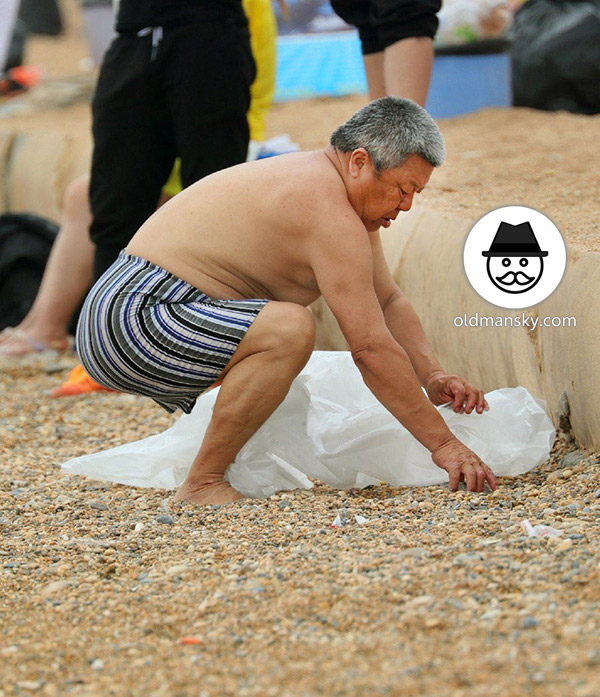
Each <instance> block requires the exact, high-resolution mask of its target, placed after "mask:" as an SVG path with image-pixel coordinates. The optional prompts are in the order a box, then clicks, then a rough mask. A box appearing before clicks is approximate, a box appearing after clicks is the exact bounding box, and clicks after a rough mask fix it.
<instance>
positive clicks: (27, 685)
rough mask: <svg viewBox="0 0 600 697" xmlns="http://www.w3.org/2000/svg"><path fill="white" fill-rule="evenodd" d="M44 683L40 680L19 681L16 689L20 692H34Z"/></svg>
mask: <svg viewBox="0 0 600 697" xmlns="http://www.w3.org/2000/svg"><path fill="white" fill-rule="evenodd" d="M43 684H44V683H43V682H42V681H41V680H19V682H18V683H17V687H18V688H19V689H20V690H27V691H28V692H36V691H37V690H39V689H40V687H41V686H42V685H43Z"/></svg>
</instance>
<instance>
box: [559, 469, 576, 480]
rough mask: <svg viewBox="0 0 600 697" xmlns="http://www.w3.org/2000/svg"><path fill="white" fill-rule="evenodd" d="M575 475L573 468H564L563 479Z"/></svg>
mask: <svg viewBox="0 0 600 697" xmlns="http://www.w3.org/2000/svg"><path fill="white" fill-rule="evenodd" d="M572 476H573V470H563V471H562V478H563V479H571V477H572Z"/></svg>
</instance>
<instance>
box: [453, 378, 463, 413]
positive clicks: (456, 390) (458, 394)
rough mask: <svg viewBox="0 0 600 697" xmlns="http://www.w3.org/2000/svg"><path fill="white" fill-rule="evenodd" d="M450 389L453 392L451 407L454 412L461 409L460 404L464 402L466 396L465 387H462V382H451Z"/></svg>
mask: <svg viewBox="0 0 600 697" xmlns="http://www.w3.org/2000/svg"><path fill="white" fill-rule="evenodd" d="M450 389H451V390H452V393H453V394H454V404H453V405H452V408H453V409H454V411H455V412H459V411H462V410H463V409H462V406H463V404H464V403H465V399H466V396H467V393H466V391H465V388H464V387H463V385H462V383H460V382H453V383H452V385H451V387H450Z"/></svg>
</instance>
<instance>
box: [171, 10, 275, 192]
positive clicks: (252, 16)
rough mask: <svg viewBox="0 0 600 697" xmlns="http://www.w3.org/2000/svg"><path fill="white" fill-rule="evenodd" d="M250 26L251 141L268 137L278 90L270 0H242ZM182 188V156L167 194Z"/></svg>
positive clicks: (272, 15) (176, 164)
mask: <svg viewBox="0 0 600 697" xmlns="http://www.w3.org/2000/svg"><path fill="white" fill-rule="evenodd" d="M242 5H243V7H244V12H245V13H246V16H247V17H248V25H249V27H250V46H251V47H252V54H253V55H254V62H255V63H256V79H255V80H254V82H253V83H252V86H251V87H250V109H249V110H248V126H249V127H250V138H251V140H264V139H265V118H266V115H267V112H268V111H269V108H270V106H271V103H272V102H273V93H274V92H275V69H276V64H277V53H276V52H277V49H276V43H275V39H276V37H277V22H276V20H275V12H274V11H273V6H272V5H271V0H242ZM180 191H181V175H180V163H179V158H178V159H177V160H176V161H175V166H174V167H173V171H172V172H171V176H170V177H169V180H168V181H167V183H166V184H165V185H164V187H163V192H164V193H165V194H167V195H168V196H175V194H178V193H179V192H180Z"/></svg>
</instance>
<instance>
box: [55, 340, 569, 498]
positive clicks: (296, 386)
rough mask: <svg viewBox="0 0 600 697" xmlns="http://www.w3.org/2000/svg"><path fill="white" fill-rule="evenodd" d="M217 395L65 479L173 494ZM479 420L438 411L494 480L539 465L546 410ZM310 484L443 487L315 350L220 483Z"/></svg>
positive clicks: (426, 456) (500, 396)
mask: <svg viewBox="0 0 600 697" xmlns="http://www.w3.org/2000/svg"><path fill="white" fill-rule="evenodd" d="M217 394H218V389H214V390H211V391H209V392H208V393H206V394H204V395H202V396H201V397H199V399H198V401H197V403H196V406H195V407H194V409H193V411H192V413H191V414H189V415H184V416H182V417H181V418H180V419H179V420H178V421H177V422H176V423H175V424H174V425H173V426H172V427H171V428H169V429H167V430H166V431H164V432H163V433H159V434H157V435H154V436H150V437H149V438H145V439H143V440H140V441H137V442H135V443H129V444H126V445H122V446H119V447H117V448H112V449H111V450H107V451H105V452H101V453H96V454H94V455H84V456H82V457H78V458H75V459H73V460H69V461H68V462H66V463H64V464H63V465H62V468H63V470H64V471H65V472H68V473H72V474H84V475H88V476H90V477H92V478H94V479H102V480H106V481H112V482H119V483H121V484H128V485H131V486H142V487H155V488H161V489H173V488H175V487H177V486H179V484H181V482H182V481H183V480H184V479H185V477H186V475H187V473H188V471H189V468H190V464H191V462H192V460H193V458H194V456H195V455H196V453H197V451H198V449H199V447H200V444H201V442H202V438H203V436H204V433H205V432H206V428H207V426H208V423H209V421H210V418H211V414H212V408H213V406H214V403H215V400H216V398H217ZM486 398H487V400H488V403H489V405H490V410H489V411H488V412H485V413H484V414H475V413H473V414H470V415H467V414H455V413H454V412H453V411H452V410H451V409H449V408H448V407H439V411H440V413H441V415H442V417H443V418H444V420H445V421H446V423H447V424H448V426H449V428H450V430H451V431H452V432H453V433H454V434H455V435H456V436H457V437H458V438H460V440H462V441H463V442H464V443H465V444H466V445H467V446H469V447H470V448H471V449H472V450H474V451H475V452H476V453H477V454H478V455H479V456H480V457H481V458H482V459H483V460H484V461H485V462H486V463H487V464H488V465H489V466H490V467H491V468H492V470H493V471H494V472H495V474H496V475H498V476H508V475H518V474H522V473H524V472H527V471H528V470H530V469H532V468H533V467H536V466H537V465H539V464H541V463H542V462H544V461H545V460H546V459H547V458H548V455H549V453H550V449H551V447H552V444H553V442H554V437H555V430H554V427H553V425H552V421H551V420H550V418H549V417H548V416H547V415H546V413H545V409H544V404H543V403H542V402H541V401H539V400H537V399H536V398H535V397H533V396H532V395H531V394H530V393H529V392H528V391H527V390H526V389H525V388H524V387H516V388H504V389H500V390H495V391H493V392H491V393H489V394H488V395H486ZM308 477H312V478H316V479H319V480H321V481H324V482H326V483H327V484H330V485H331V486H332V487H336V488H340V489H348V488H350V487H357V488H362V487H365V486H368V485H370V484H377V483H378V482H379V481H380V480H383V481H385V482H387V483H388V484H391V485H393V486H405V485H415V486H417V485H428V484H442V483H445V482H447V481H448V475H447V473H446V472H445V471H443V470H441V469H439V468H438V467H436V465H434V464H433V462H432V460H431V455H430V453H429V452H428V451H427V450H426V448H424V447H423V446H422V445H421V444H420V443H419V442H418V441H417V440H415V438H413V436H412V435H411V434H410V433H409V432H408V431H407V430H406V429H405V428H404V427H403V426H402V425H401V424H399V423H398V421H397V420H396V419H395V418H394V417H393V416H392V415H391V414H390V413H389V412H388V411H387V410H386V409H385V408H384V407H383V406H382V405H381V404H380V403H379V402H378V401H377V399H376V398H375V397H374V395H373V394H372V393H371V392H370V391H369V389H368V388H367V387H366V386H365V384H364V382H363V380H362V377H361V375H360V373H359V371H358V369H357V368H356V366H355V365H354V363H353V361H352V357H351V356H350V353H349V352H346V351H316V352H315V353H313V356H312V358H311V359H310V361H309V362H308V364H307V366H306V368H305V369H304V370H303V371H302V373H301V374H300V375H299V376H298V377H297V378H296V380H294V382H293V383H292V386H291V389H290V391H289V393H288V395H287V397H286V398H285V400H284V401H283V403H282V404H281V405H280V406H279V408H278V409H277V410H276V411H275V412H274V414H273V415H272V416H271V417H270V418H269V419H268V420H267V422H266V423H265V424H263V426H262V427H261V428H260V429H259V430H258V431H257V433H256V434H255V435H254V436H253V437H252V438H251V439H250V440H249V441H248V442H247V443H246V445H245V446H244V447H243V448H242V450H241V451H240V453H239V454H238V456H237V458H236V460H235V462H234V463H233V464H232V465H231V466H230V467H229V468H228V470H227V472H226V475H225V478H226V479H227V480H228V481H229V482H230V483H231V485H232V486H233V487H234V488H236V489H237V490H238V491H240V492H241V493H242V494H244V495H245V496H251V497H259V498H264V497H268V496H270V495H272V494H274V493H275V492H277V491H281V490H289V489H295V488H304V489H308V488H310V487H312V486H313V485H312V483H311V481H310V479H308Z"/></svg>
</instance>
